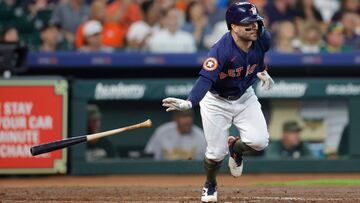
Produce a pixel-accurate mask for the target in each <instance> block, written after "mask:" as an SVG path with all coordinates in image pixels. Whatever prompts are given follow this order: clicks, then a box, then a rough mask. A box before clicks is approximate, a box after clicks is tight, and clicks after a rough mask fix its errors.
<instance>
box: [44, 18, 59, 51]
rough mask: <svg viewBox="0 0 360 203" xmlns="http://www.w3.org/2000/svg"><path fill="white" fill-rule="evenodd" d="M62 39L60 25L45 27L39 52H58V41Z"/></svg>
mask: <svg viewBox="0 0 360 203" xmlns="http://www.w3.org/2000/svg"><path fill="white" fill-rule="evenodd" d="M59 37H60V28H59V26H58V25H55V24H49V25H45V26H44V27H43V28H42V30H41V32H40V38H41V41H42V43H41V45H40V47H39V51H42V52H54V51H56V50H57V45H58V39H59Z"/></svg>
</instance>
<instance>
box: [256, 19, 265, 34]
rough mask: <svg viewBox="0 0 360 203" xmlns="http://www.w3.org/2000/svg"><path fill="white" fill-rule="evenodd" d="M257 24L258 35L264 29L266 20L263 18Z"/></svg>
mask: <svg viewBox="0 0 360 203" xmlns="http://www.w3.org/2000/svg"><path fill="white" fill-rule="evenodd" d="M257 24H258V35H261V33H262V31H263V29H264V22H263V21H262V20H258V21H257Z"/></svg>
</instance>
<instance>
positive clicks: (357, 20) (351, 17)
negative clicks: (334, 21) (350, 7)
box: [341, 12, 360, 50]
mask: <svg viewBox="0 0 360 203" xmlns="http://www.w3.org/2000/svg"><path fill="white" fill-rule="evenodd" d="M341 24H342V25H343V26H344V35H345V42H344V44H345V46H349V47H351V49H352V50H355V49H359V48H360V32H358V33H357V31H356V29H359V28H360V27H359V26H360V15H358V14H356V13H353V12H346V13H343V15H342V17H341Z"/></svg>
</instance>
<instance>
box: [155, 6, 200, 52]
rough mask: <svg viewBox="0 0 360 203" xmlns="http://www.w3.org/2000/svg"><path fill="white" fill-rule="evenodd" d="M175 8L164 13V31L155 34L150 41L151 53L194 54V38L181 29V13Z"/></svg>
mask: <svg viewBox="0 0 360 203" xmlns="http://www.w3.org/2000/svg"><path fill="white" fill-rule="evenodd" d="M179 12H180V11H179V10H178V9H176V8H175V7H172V8H169V9H167V10H165V11H164V14H163V16H162V24H163V29H161V30H159V31H158V32H154V33H153V35H152V36H151V37H150V39H149V41H148V48H149V51H150V52H157V53H194V52H196V44H195V40H194V38H193V36H192V35H191V34H189V33H187V32H184V31H182V30H180V29H179V23H180V22H179V15H180V13H179Z"/></svg>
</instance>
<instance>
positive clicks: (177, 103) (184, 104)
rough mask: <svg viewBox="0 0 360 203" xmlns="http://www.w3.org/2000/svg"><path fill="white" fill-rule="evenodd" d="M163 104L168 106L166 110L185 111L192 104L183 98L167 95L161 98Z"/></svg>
mask: <svg viewBox="0 0 360 203" xmlns="http://www.w3.org/2000/svg"><path fill="white" fill-rule="evenodd" d="M162 102H163V104H162V105H163V106H165V107H168V108H167V109H166V111H167V112H169V111H174V110H179V111H186V110H188V109H191V107H192V104H191V102H190V101H187V100H183V99H177V98H173V97H168V98H166V99H164V100H162Z"/></svg>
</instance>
